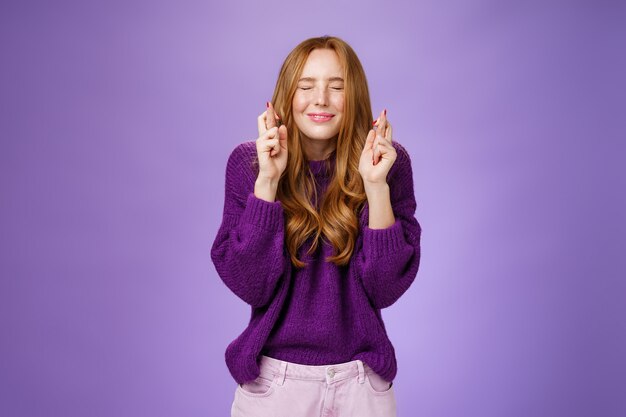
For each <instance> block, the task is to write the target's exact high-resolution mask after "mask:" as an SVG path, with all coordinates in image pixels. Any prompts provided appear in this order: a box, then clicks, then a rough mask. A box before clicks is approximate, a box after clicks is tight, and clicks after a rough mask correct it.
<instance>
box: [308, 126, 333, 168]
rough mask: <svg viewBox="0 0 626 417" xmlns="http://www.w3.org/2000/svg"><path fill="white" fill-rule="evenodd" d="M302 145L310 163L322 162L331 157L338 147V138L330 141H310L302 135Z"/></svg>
mask: <svg viewBox="0 0 626 417" xmlns="http://www.w3.org/2000/svg"><path fill="white" fill-rule="evenodd" d="M300 143H301V144H302V150H303V151H304V155H305V156H306V158H307V159H308V160H309V161H321V160H324V159H326V158H328V157H329V156H330V154H331V153H333V151H334V150H335V148H336V147H337V136H335V137H333V138H330V139H326V140H323V139H309V138H307V137H306V136H304V135H303V134H302V133H300Z"/></svg>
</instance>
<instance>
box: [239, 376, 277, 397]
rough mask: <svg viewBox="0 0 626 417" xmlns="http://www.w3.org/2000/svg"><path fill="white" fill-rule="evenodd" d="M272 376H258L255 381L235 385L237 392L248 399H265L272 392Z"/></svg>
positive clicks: (273, 379)
mask: <svg viewBox="0 0 626 417" xmlns="http://www.w3.org/2000/svg"><path fill="white" fill-rule="evenodd" d="M275 379H276V378H274V377H273V376H272V375H259V376H258V377H257V378H256V379H255V380H253V381H249V382H244V383H243V384H237V390H239V392H241V393H242V394H244V395H246V396H248V397H266V396H268V395H270V394H271V393H272V392H273V391H274V381H275Z"/></svg>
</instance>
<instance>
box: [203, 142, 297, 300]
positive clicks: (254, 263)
mask: <svg viewBox="0 0 626 417" xmlns="http://www.w3.org/2000/svg"><path fill="white" fill-rule="evenodd" d="M255 155H256V147H255V146H254V144H252V146H251V144H250V143H249V142H247V143H243V144H240V145H239V146H238V147H236V148H235V149H234V150H233V151H232V153H231V155H230V157H229V158H228V162H227V164H226V188H225V196H224V213H223V217H222V223H221V225H220V228H219V230H218V232H217V235H216V237H215V241H214V242H213V245H212V248H211V259H212V261H213V264H214V265H215V269H216V271H217V273H218V275H219V276H220V278H221V279H222V281H224V283H225V284H226V286H227V287H228V288H230V290H231V291H233V292H234V293H235V294H236V295H237V296H238V297H239V298H241V299H242V300H243V301H245V302H246V303H248V304H250V305H251V306H252V307H262V306H264V305H266V304H268V303H269V302H270V300H271V299H272V296H273V294H274V290H275V288H276V286H277V283H278V281H279V279H280V277H281V276H282V274H283V272H284V270H285V259H286V258H285V256H284V253H283V250H284V247H283V245H284V214H283V208H282V205H281V203H280V201H275V202H268V201H265V200H262V199H259V198H257V197H256V196H255V195H254V183H255V181H256V175H255V174H254V172H253V170H252V168H251V161H252V159H253V158H254V156H255Z"/></svg>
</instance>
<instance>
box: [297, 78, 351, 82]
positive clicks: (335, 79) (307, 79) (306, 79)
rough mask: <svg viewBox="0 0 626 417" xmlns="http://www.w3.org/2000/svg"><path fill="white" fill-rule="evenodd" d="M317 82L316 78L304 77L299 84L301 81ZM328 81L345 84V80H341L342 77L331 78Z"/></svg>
mask: <svg viewBox="0 0 626 417" xmlns="http://www.w3.org/2000/svg"><path fill="white" fill-rule="evenodd" d="M316 80H317V78H314V77H303V78H300V79H299V80H298V82H300V81H316ZM328 81H341V82H343V78H341V77H330V78H329V79H328Z"/></svg>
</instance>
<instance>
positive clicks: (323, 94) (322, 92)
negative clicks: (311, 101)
mask: <svg viewBox="0 0 626 417" xmlns="http://www.w3.org/2000/svg"><path fill="white" fill-rule="evenodd" d="M315 94H316V95H315V104H317V105H320V106H326V105H327V104H328V91H326V89H325V88H318V89H317V92H316V93H315Z"/></svg>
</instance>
